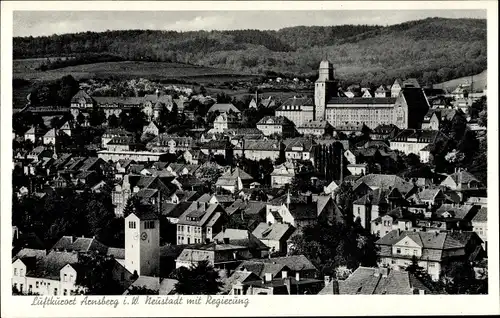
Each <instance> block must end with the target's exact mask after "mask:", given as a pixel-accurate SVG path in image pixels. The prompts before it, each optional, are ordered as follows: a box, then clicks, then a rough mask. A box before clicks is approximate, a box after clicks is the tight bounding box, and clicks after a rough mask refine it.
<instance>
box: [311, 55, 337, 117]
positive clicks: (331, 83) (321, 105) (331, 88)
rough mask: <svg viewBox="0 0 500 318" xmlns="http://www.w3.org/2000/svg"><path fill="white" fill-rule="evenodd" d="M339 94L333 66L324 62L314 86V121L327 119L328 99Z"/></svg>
mask: <svg viewBox="0 0 500 318" xmlns="http://www.w3.org/2000/svg"><path fill="white" fill-rule="evenodd" d="M336 94H337V83H336V81H335V78H334V74H333V65H332V64H331V63H330V62H329V61H327V60H323V61H321V63H320V64H319V76H318V80H316V83H315V85H314V120H325V119H326V104H327V102H328V99H329V98H330V97H332V96H335V95H336Z"/></svg>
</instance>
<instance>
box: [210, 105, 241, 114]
mask: <svg viewBox="0 0 500 318" xmlns="http://www.w3.org/2000/svg"><path fill="white" fill-rule="evenodd" d="M215 111H218V112H220V113H227V112H229V111H233V112H235V113H240V110H239V109H238V108H236V106H234V105H233V104H231V103H225V104H219V103H215V104H214V105H212V107H210V109H209V110H208V112H209V113H211V112H215Z"/></svg>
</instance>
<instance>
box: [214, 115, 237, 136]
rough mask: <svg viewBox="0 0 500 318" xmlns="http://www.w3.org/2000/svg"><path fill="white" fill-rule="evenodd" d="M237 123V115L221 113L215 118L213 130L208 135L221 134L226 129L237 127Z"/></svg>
mask: <svg viewBox="0 0 500 318" xmlns="http://www.w3.org/2000/svg"><path fill="white" fill-rule="evenodd" d="M239 122H240V120H239V119H238V115H236V114H235V113H222V114H220V115H219V116H217V117H215V120H214V123H213V124H214V128H213V129H211V130H210V133H223V132H224V131H226V130H227V129H231V128H236V127H238V125H239Z"/></svg>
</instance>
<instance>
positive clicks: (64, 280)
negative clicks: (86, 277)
mask: <svg viewBox="0 0 500 318" xmlns="http://www.w3.org/2000/svg"><path fill="white" fill-rule="evenodd" d="M67 281H68V275H67V274H64V278H63V282H67Z"/></svg>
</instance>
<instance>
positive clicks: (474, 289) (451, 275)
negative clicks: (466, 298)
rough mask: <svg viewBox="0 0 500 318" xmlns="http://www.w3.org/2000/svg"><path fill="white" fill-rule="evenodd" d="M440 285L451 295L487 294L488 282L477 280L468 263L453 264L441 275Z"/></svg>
mask: <svg viewBox="0 0 500 318" xmlns="http://www.w3.org/2000/svg"><path fill="white" fill-rule="evenodd" d="M440 283H441V284H442V285H443V286H444V289H445V290H446V292H447V293H449V294H487V293H488V280H487V279H483V280H478V279H476V274H475V272H474V268H473V267H472V266H471V264H470V263H468V262H453V263H451V264H450V266H448V267H447V268H446V269H445V270H444V271H443V273H442V274H441V278H440Z"/></svg>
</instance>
